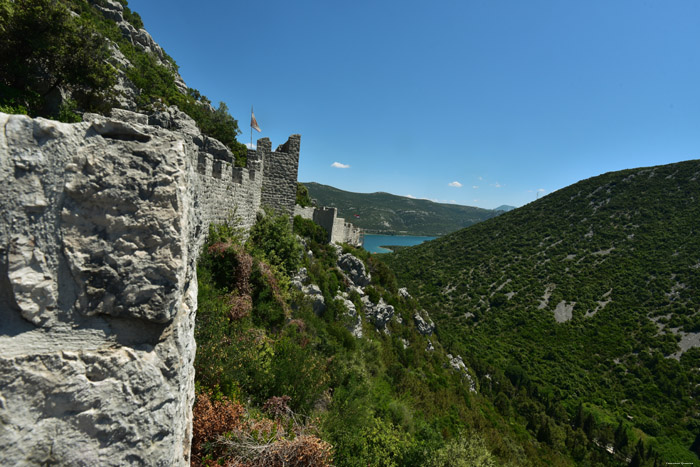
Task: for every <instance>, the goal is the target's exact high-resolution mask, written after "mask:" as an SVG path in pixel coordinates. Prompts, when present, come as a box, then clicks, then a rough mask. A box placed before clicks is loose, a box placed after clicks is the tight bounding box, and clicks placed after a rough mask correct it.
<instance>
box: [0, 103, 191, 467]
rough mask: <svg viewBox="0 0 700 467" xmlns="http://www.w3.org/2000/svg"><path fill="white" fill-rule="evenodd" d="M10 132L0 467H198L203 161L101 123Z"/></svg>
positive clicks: (33, 125) (10, 123)
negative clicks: (198, 168) (193, 430)
mask: <svg viewBox="0 0 700 467" xmlns="http://www.w3.org/2000/svg"><path fill="white" fill-rule="evenodd" d="M0 127H2V128H3V131H2V132H1V133H0V193H1V194H0V196H2V199H3V203H2V205H1V206H0V216H1V218H2V224H1V225H0V347H1V348H2V349H3V352H2V354H1V355H0V464H2V465H24V464H44V463H46V462H48V463H58V464H61V465H127V464H128V465H134V464H136V465H139V464H141V465H145V464H148V465H168V466H170V465H185V464H187V463H188V459H189V440H190V437H191V435H190V419H191V406H192V399H193V393H194V391H193V383H194V374H193V367H192V362H193V359H194V351H195V344H194V339H193V326H194V313H195V310H196V301H197V282H196V277H195V269H194V261H195V259H196V253H197V248H198V245H199V244H200V241H201V239H200V238H198V236H201V233H199V232H201V231H202V228H201V223H202V220H201V219H200V218H198V216H197V214H196V212H195V206H196V198H197V194H196V192H195V190H194V189H193V187H194V186H195V184H194V183H193V180H195V178H196V173H195V169H194V163H193V160H196V154H197V151H198V148H197V147H196V145H195V144H193V142H192V139H191V138H189V139H188V138H187V137H185V136H183V135H182V134H179V133H175V132H171V131H167V130H164V129H160V128H156V127H150V126H147V125H138V124H134V123H128V122H125V121H122V120H116V119H106V118H99V117H95V118H94V120H92V121H89V122H84V123H79V124H71V125H69V124H62V123H58V122H54V121H49V120H44V119H41V118H38V119H34V120H32V119H30V118H28V117H25V116H15V115H13V116H10V115H6V114H0Z"/></svg>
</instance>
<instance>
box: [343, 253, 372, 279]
mask: <svg viewBox="0 0 700 467" xmlns="http://www.w3.org/2000/svg"><path fill="white" fill-rule="evenodd" d="M338 267H339V268H340V269H341V270H342V271H343V272H345V274H346V275H347V276H348V278H349V279H350V280H351V281H352V283H353V284H355V285H356V286H358V287H364V286H367V285H369V283H370V281H371V279H372V277H371V276H370V274H369V273H368V272H367V271H365V264H364V263H363V262H362V260H361V259H359V258H357V257H355V256H353V255H352V254H350V253H345V254H344V255H340V257H339V258H338Z"/></svg>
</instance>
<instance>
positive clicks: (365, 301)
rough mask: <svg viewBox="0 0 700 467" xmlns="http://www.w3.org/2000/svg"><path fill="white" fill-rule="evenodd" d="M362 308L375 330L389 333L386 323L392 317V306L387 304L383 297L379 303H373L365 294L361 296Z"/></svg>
mask: <svg viewBox="0 0 700 467" xmlns="http://www.w3.org/2000/svg"><path fill="white" fill-rule="evenodd" d="M362 308H363V311H364V313H365V316H367V319H369V320H370V322H371V323H372V324H374V327H375V329H376V330H377V331H380V332H383V333H385V334H389V328H388V327H387V324H389V321H391V318H393V317H394V307H393V306H391V305H387V304H386V303H385V302H384V299H382V298H380V299H379V303H377V304H375V303H372V301H371V300H370V299H369V297H368V296H367V295H364V296H363V297H362Z"/></svg>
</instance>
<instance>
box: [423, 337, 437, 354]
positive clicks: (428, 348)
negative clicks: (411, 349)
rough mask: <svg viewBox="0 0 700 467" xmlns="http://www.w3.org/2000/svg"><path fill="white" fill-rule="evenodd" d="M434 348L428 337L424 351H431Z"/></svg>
mask: <svg viewBox="0 0 700 467" xmlns="http://www.w3.org/2000/svg"><path fill="white" fill-rule="evenodd" d="M434 350H435V347H433V343H432V342H431V341H430V339H428V346H427V347H426V348H425V351H426V352H432V351H434Z"/></svg>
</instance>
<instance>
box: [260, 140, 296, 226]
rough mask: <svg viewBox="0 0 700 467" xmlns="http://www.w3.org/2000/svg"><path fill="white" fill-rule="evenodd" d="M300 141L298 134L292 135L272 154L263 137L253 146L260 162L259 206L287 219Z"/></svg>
mask: <svg viewBox="0 0 700 467" xmlns="http://www.w3.org/2000/svg"><path fill="white" fill-rule="evenodd" d="M300 141H301V136H300V135H292V136H290V137H289V140H287V142H286V143H284V144H282V145H280V146H279V147H278V148H277V149H276V150H275V151H274V152H272V151H270V149H271V145H270V140H269V139H267V138H262V139H259V140H258V143H257V147H256V152H257V154H258V156H259V157H260V158H261V159H262V161H263V185H262V199H261V203H262V205H263V206H269V207H270V208H272V209H273V210H275V211H276V212H277V213H278V214H284V215H287V216H290V218H291V217H292V216H293V215H294V203H295V201H296V194H297V172H298V171H299V144H300ZM251 152H252V151H249V154H250V153H251Z"/></svg>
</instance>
